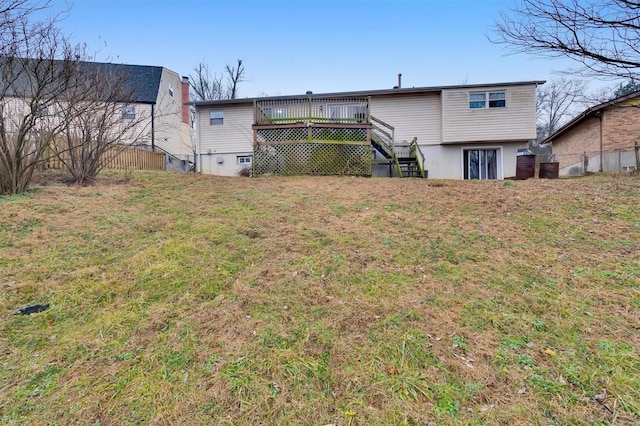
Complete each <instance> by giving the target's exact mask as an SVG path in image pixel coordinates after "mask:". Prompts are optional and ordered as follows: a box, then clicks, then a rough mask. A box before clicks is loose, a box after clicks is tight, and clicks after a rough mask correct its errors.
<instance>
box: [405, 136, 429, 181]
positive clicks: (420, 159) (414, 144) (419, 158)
mask: <svg viewBox="0 0 640 426" xmlns="http://www.w3.org/2000/svg"><path fill="white" fill-rule="evenodd" d="M409 154H410V155H411V156H412V157H414V158H415V159H416V163H418V168H419V169H420V177H422V178H424V163H425V160H424V154H423V153H422V150H421V149H420V147H419V146H418V137H415V138H413V140H412V141H411V145H410V147H409Z"/></svg>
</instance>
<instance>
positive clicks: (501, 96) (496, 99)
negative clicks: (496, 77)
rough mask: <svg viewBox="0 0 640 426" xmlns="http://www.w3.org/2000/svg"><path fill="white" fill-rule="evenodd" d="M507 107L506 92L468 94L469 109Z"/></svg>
mask: <svg viewBox="0 0 640 426" xmlns="http://www.w3.org/2000/svg"><path fill="white" fill-rule="evenodd" d="M506 106H507V92H504V91H500V92H470V93H469V108H471V109H483V108H504V107H506Z"/></svg>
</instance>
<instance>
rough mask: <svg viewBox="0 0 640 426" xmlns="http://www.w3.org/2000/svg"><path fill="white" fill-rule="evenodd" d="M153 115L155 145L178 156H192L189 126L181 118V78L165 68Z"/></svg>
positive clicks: (183, 157)
mask: <svg viewBox="0 0 640 426" xmlns="http://www.w3.org/2000/svg"><path fill="white" fill-rule="evenodd" d="M169 89H171V91H170V90H169ZM171 92H172V93H171ZM154 115H155V121H154V132H155V140H154V142H155V145H156V146H157V147H158V148H161V149H164V150H165V151H167V152H169V153H171V154H173V155H175V156H177V157H178V158H181V159H185V158H189V157H191V158H193V151H194V150H193V145H192V141H191V127H190V125H189V123H185V122H184V121H183V120H182V79H181V78H180V76H179V75H178V74H176V73H175V72H173V71H171V70H168V69H166V68H163V69H162V76H161V77H160V87H159V88H158V98H157V100H156V105H155V111H154Z"/></svg>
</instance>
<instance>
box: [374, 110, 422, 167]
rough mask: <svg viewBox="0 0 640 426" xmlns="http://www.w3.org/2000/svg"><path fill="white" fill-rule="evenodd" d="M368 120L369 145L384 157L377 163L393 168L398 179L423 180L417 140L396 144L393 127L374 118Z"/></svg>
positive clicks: (420, 153) (420, 154) (420, 155)
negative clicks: (411, 178)
mask: <svg viewBox="0 0 640 426" xmlns="http://www.w3.org/2000/svg"><path fill="white" fill-rule="evenodd" d="M370 118H371V122H372V124H373V126H372V128H371V145H373V147H374V148H375V149H376V150H378V152H380V154H382V156H383V157H384V159H383V160H378V161H377V163H379V164H380V163H384V164H391V165H393V166H395V169H396V171H397V173H398V176H399V177H414V178H425V177H426V173H425V170H424V155H423V154H422V152H421V151H420V148H419V147H418V138H417V137H416V138H413V140H412V141H411V143H409V144H407V143H403V144H398V143H396V142H395V140H394V139H395V137H394V128H393V126H391V125H389V124H387V123H385V122H384V121H382V120H380V119H378V118H376V117H373V116H370Z"/></svg>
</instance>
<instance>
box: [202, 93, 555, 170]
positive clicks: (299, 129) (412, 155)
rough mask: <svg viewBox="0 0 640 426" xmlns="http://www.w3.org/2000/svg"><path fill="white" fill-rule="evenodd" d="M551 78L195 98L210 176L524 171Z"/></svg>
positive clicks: (206, 167)
mask: <svg viewBox="0 0 640 426" xmlns="http://www.w3.org/2000/svg"><path fill="white" fill-rule="evenodd" d="M543 83H544V81H527V82H515V83H497V84H486V85H458V86H441V87H417V88H396V89H388V90H371V91H359V92H342V93H326V94H312V93H311V92H308V93H307V94H306V95H302V96H280V97H262V98H246V99H230V100H218V101H204V102H196V103H195V106H196V109H197V114H196V134H197V142H196V149H197V153H198V161H197V163H198V169H199V170H200V171H201V172H202V173H208V174H216V175H229V176H231V175H236V174H238V173H239V172H240V170H242V169H243V168H247V167H249V166H251V167H252V168H253V173H254V174H256V175H259V174H264V173H279V174H355V175H369V176H371V175H372V176H402V177H407V176H410V177H429V178H440V179H503V178H507V177H512V176H515V172H516V153H517V150H518V149H519V148H524V147H526V146H527V143H528V142H529V141H530V140H531V139H534V138H535V136H536V126H535V124H536V87H537V86H538V85H539V84H543Z"/></svg>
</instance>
